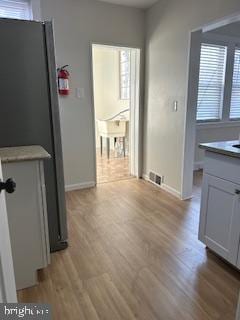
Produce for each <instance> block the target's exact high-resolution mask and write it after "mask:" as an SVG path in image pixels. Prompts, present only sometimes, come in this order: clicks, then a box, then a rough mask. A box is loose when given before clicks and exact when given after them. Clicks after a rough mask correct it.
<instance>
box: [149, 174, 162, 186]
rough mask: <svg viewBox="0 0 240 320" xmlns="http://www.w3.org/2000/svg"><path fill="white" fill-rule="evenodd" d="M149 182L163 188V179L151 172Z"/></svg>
mask: <svg viewBox="0 0 240 320" xmlns="http://www.w3.org/2000/svg"><path fill="white" fill-rule="evenodd" d="M149 180H150V181H151V182H153V183H155V184H157V185H159V186H161V184H162V177H160V176H158V175H157V174H156V173H154V172H150V173H149Z"/></svg>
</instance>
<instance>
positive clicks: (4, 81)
mask: <svg viewBox="0 0 240 320" xmlns="http://www.w3.org/2000/svg"><path fill="white" fill-rule="evenodd" d="M0 65H1V66H0V147H9V146H25V145H41V146H43V147H44V148H45V149H46V150H47V151H48V152H49V153H50V154H51V156H52V159H51V160H49V161H45V181H46V191H47V207H48V221H49V235H50V245H51V251H57V250H61V249H64V248H66V247H67V225H66V204H65V192H64V175H63V158H62V144H61V134H60V119H59V104H58V93H57V82H56V63H55V52H54V37H53V28H52V23H51V22H44V23H42V22H34V21H22V20H12V19H0ZM19 214H21V212H19ZM29 227H31V226H29Z"/></svg>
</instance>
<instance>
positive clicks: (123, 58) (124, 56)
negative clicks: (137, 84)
mask: <svg viewBox="0 0 240 320" xmlns="http://www.w3.org/2000/svg"><path fill="white" fill-rule="evenodd" d="M130 61H131V60H130V50H121V51H120V99H121V100H129V99H130V72H131V70H130V69H131V62H130Z"/></svg>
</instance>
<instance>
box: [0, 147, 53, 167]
mask: <svg viewBox="0 0 240 320" xmlns="http://www.w3.org/2000/svg"><path fill="white" fill-rule="evenodd" d="M50 158H51V156H50V154H49V153H48V152H47V151H46V150H45V149H44V148H43V147H41V146H23V147H9V148H0V159H1V161H2V163H9V162H21V161H31V160H42V159H50Z"/></svg>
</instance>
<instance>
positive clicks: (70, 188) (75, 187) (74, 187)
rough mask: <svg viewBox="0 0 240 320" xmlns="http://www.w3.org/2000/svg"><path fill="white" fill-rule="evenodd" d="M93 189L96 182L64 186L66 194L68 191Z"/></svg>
mask: <svg viewBox="0 0 240 320" xmlns="http://www.w3.org/2000/svg"><path fill="white" fill-rule="evenodd" d="M94 187H96V182H94V181H88V182H83V183H77V184H69V185H66V186H65V191H66V192H68V191H74V190H82V189H88V188H94Z"/></svg>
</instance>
